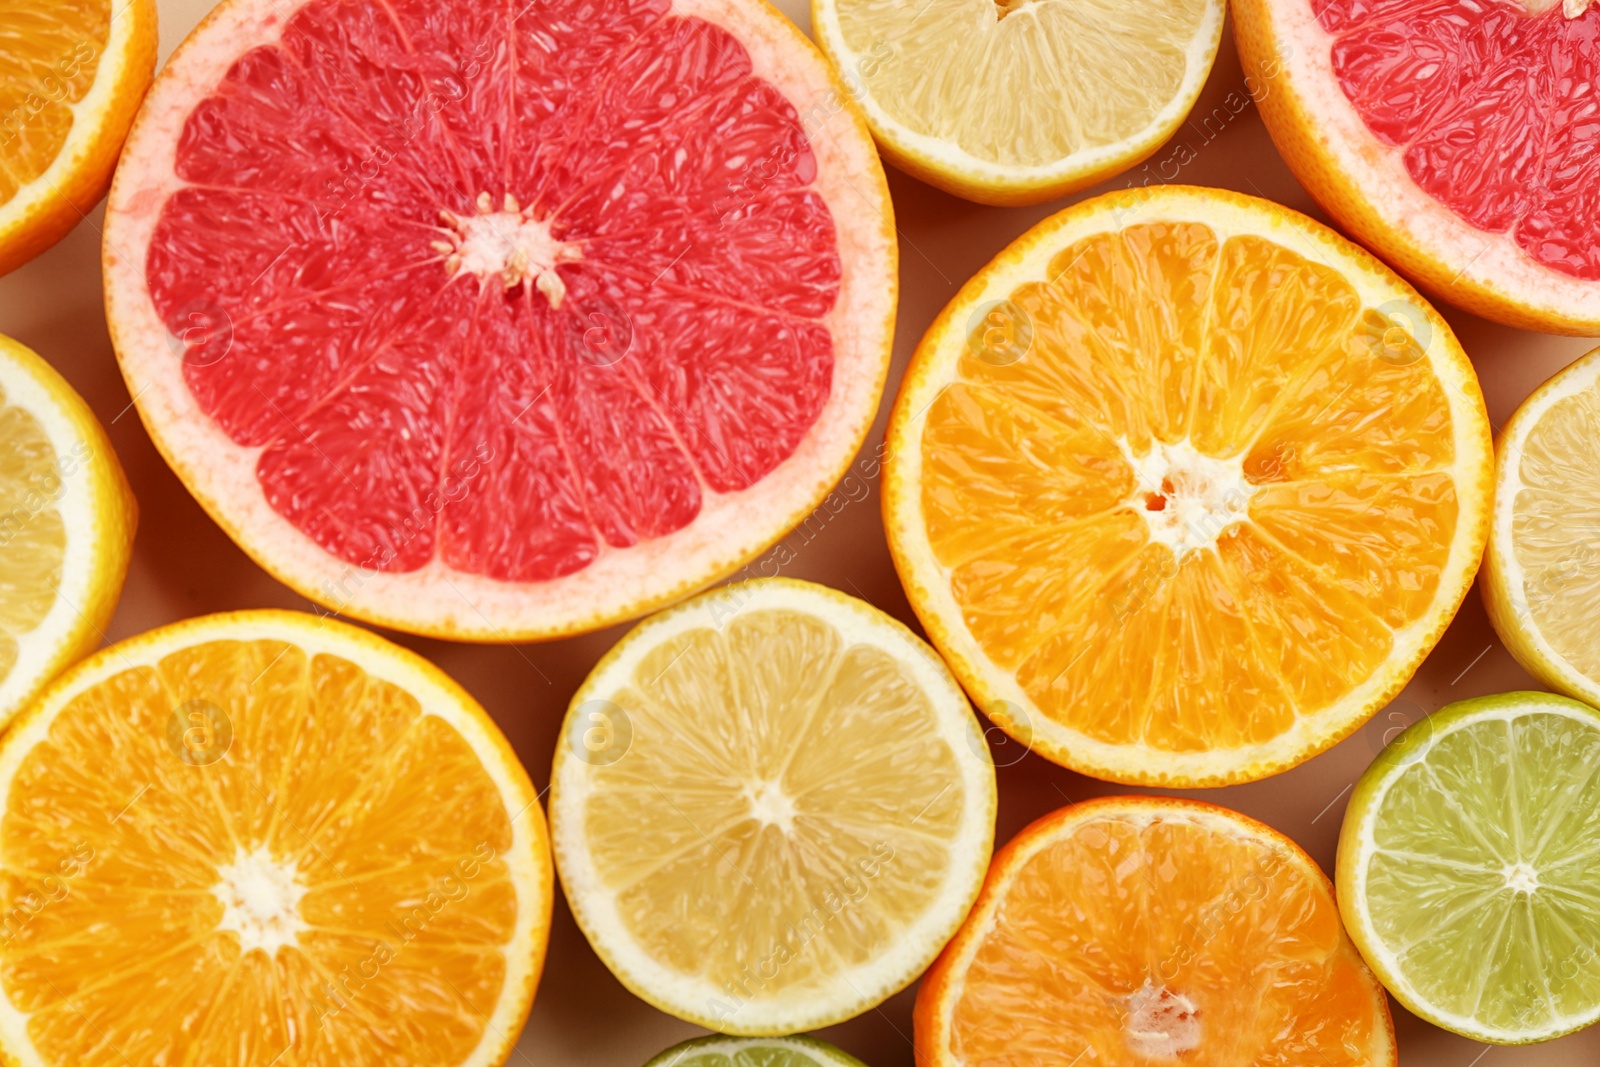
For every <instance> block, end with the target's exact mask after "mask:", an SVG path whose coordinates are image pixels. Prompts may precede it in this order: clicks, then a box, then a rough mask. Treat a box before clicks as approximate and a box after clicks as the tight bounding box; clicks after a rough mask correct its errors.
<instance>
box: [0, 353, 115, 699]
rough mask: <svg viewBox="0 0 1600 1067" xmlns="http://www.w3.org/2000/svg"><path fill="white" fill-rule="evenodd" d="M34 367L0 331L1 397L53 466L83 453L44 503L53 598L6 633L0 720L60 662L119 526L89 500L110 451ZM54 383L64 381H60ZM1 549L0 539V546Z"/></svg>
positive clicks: (97, 494) (101, 482)
mask: <svg viewBox="0 0 1600 1067" xmlns="http://www.w3.org/2000/svg"><path fill="white" fill-rule="evenodd" d="M34 374H35V371H34V370H33V369H32V368H30V367H28V366H27V365H26V364H24V363H22V362H19V361H18V360H16V359H14V358H12V356H11V354H10V353H9V352H8V351H7V349H6V343H5V341H4V339H3V338H0V387H3V389H4V392H5V401H4V402H5V404H6V405H7V406H14V407H19V408H21V409H23V410H25V411H27V412H28V413H29V414H31V415H32V416H33V417H34V419H36V420H37V421H38V423H39V425H40V427H41V428H42V429H43V430H44V433H45V436H46V437H48V438H49V439H50V443H51V446H52V447H53V448H54V449H55V453H56V463H57V469H58V471H60V470H64V469H65V468H64V465H65V464H68V463H74V461H73V457H74V456H75V455H76V454H77V451H78V450H79V449H80V448H87V449H88V450H89V452H90V454H89V456H88V457H87V458H86V459H79V460H77V461H76V462H75V463H74V466H73V469H72V470H70V471H66V472H65V476H64V477H62V478H61V491H60V493H59V495H58V496H57V497H56V499H54V500H53V501H50V502H49V503H48V505H47V506H48V507H49V508H52V509H54V510H55V511H56V512H57V513H58V514H59V515H60V516H61V521H62V525H63V526H64V527H65V528H66V532H67V539H66V553H65V556H64V557H63V559H62V568H61V585H60V587H59V589H58V590H57V596H56V602H55V604H54V605H52V607H51V608H50V611H49V614H47V615H46V616H45V617H44V619H43V620H42V621H41V622H40V623H39V625H38V626H36V627H34V628H33V629H32V630H27V631H24V632H21V633H12V634H11V637H12V638H13V639H14V640H15V641H16V643H17V662H16V664H15V665H14V666H13V667H12V669H11V673H10V674H8V675H6V676H5V678H3V679H0V726H4V724H5V723H6V721H7V720H9V718H10V717H11V716H12V715H13V714H15V713H16V712H17V711H18V710H19V704H20V703H21V702H22V701H23V700H24V699H25V698H27V697H28V696H29V694H31V693H33V692H34V691H35V690H36V689H37V688H38V686H39V685H40V683H41V682H43V681H44V680H45V678H47V677H48V676H49V675H51V674H54V673H55V672H56V671H57V670H59V669H60V668H61V667H62V666H63V665H64V664H62V663H61V653H62V652H63V650H64V646H65V645H67V644H69V643H71V642H73V641H75V640H76V637H77V631H79V630H80V629H81V628H82V622H81V621H80V620H81V618H82V616H81V610H80V609H81V608H82V607H83V606H84V605H86V604H88V603H89V601H90V598H91V596H92V595H93V593H94V592H95V590H94V589H93V588H92V583H93V582H94V581H95V578H96V575H95V569H96V562H97V561H98V560H99V558H100V557H101V556H102V555H103V554H104V553H105V552H106V551H107V548H106V546H107V544H108V543H109V542H110V541H111V540H112V539H114V538H117V537H119V536H121V533H120V531H118V530H113V529H111V528H110V527H108V525H107V523H106V520H107V519H109V518H111V516H109V515H101V514H100V513H99V512H98V509H97V507H96V502H97V501H98V500H101V499H105V498H106V497H105V494H106V493H108V491H109V490H110V486H109V482H110V480H111V474H110V468H109V467H108V466H107V464H108V462H109V463H115V458H114V457H108V456H99V455H94V454H93V453H94V451H95V450H97V449H99V448H100V447H101V443H100V441H98V440H89V439H87V438H86V437H85V436H84V433H83V430H82V429H81V428H80V425H79V423H78V422H77V421H76V418H77V417H80V416H84V417H86V416H87V415H88V409H87V407H85V408H84V409H83V411H82V412H81V413H73V412H69V411H68V410H67V409H65V408H64V407H63V406H62V405H61V403H60V402H59V401H58V400H57V398H56V397H55V396H53V395H52V394H51V391H50V390H49V389H47V388H46V387H45V385H44V383H43V382H41V381H40V380H39V379H38V378H36V377H35V376H34ZM61 387H62V388H65V383H62V384H61ZM4 551H5V548H4V547H3V546H0V553H4ZM8 632H9V631H8Z"/></svg>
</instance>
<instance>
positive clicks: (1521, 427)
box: [1485, 352, 1600, 706]
mask: <svg viewBox="0 0 1600 1067" xmlns="http://www.w3.org/2000/svg"><path fill="white" fill-rule="evenodd" d="M1597 388H1600V353H1594V352H1591V353H1589V354H1588V355H1586V356H1584V357H1583V358H1582V359H1580V360H1578V361H1577V362H1575V363H1573V364H1571V365H1570V366H1568V367H1567V368H1565V369H1564V370H1562V371H1561V372H1560V373H1558V374H1557V375H1556V376H1555V377H1553V378H1551V379H1550V380H1549V381H1548V382H1546V383H1545V384H1544V385H1543V386H1541V387H1540V388H1539V389H1537V390H1536V391H1535V392H1534V393H1533V395H1532V396H1530V397H1528V399H1526V400H1524V401H1523V403H1522V406H1521V407H1519V408H1518V409H1517V412H1516V414H1514V415H1513V416H1512V417H1511V421H1510V422H1508V423H1507V424H1506V427H1505V430H1504V431H1503V432H1502V434H1501V438H1500V442H1499V447H1498V448H1497V449H1496V455H1495V489H1494V518H1493V525H1492V526H1491V528H1490V534H1489V551H1490V553H1491V555H1492V561H1491V562H1492V566H1491V567H1490V568H1489V570H1488V573H1487V574H1486V576H1485V577H1486V580H1487V581H1490V582H1493V583H1494V586H1493V589H1492V591H1491V594H1490V595H1491V596H1493V597H1499V598H1503V600H1504V603H1505V611H1504V614H1503V615H1502V614H1499V613H1497V617H1496V618H1495V622H1496V623H1498V624H1500V625H1501V627H1502V628H1504V627H1505V626H1506V625H1510V626H1512V627H1513V628H1514V631H1515V632H1514V633H1513V634H1511V635H1508V637H1507V640H1508V641H1511V642H1513V643H1516V642H1518V641H1520V642H1525V643H1526V644H1527V646H1529V647H1528V649H1527V651H1528V652H1531V653H1532V657H1533V658H1534V659H1535V660H1537V661H1538V665H1539V666H1541V667H1543V668H1544V669H1545V670H1546V671H1549V672H1551V673H1553V674H1555V675H1556V676H1557V677H1558V679H1559V681H1560V683H1561V684H1560V686H1559V688H1561V689H1562V691H1563V692H1566V693H1568V694H1569V695H1571V696H1574V697H1577V698H1578V699H1581V700H1585V701H1587V702H1589V703H1590V704H1594V705H1596V706H1600V678H1590V677H1588V676H1587V675H1585V674H1584V673H1583V672H1582V671H1580V670H1578V668H1577V667H1576V666H1574V665H1573V663H1572V661H1571V660H1569V659H1567V657H1566V656H1564V655H1562V654H1561V653H1560V652H1558V651H1556V649H1555V646H1553V645H1552V644H1550V642H1549V640H1548V639H1546V638H1545V636H1544V633H1543V632H1542V631H1541V630H1540V629H1539V628H1538V627H1537V626H1536V625H1535V623H1534V617H1533V609H1532V605H1530V604H1529V603H1528V589H1527V581H1528V576H1527V571H1526V570H1525V569H1524V568H1523V566H1522V563H1521V561H1520V560H1519V559H1518V558H1517V549H1516V534H1515V524H1516V516H1517V510H1516V502H1517V494H1518V493H1519V492H1521V490H1522V489H1523V481H1522V461H1523V457H1524V449H1525V447H1526V445H1527V441H1528V435H1529V434H1530V433H1532V432H1533V430H1534V428H1535V427H1536V426H1538V425H1539V422H1540V421H1541V420H1542V419H1543V418H1544V416H1545V415H1546V414H1547V413H1548V412H1549V411H1550V409H1551V408H1553V407H1554V406H1555V405H1557V404H1559V403H1560V402H1561V401H1563V400H1566V399H1567V398H1569V397H1572V396H1576V395H1578V394H1580V393H1586V392H1590V391H1592V390H1595V389H1597ZM1573 532H1574V535H1575V536H1580V535H1586V536H1589V537H1593V536H1594V534H1595V531H1593V530H1589V529H1583V530H1574V531H1573ZM1595 580H1596V581H1600V576H1595ZM1505 616H1509V618H1506V617H1505ZM1513 651H1515V652H1518V653H1523V652H1524V650H1523V649H1513Z"/></svg>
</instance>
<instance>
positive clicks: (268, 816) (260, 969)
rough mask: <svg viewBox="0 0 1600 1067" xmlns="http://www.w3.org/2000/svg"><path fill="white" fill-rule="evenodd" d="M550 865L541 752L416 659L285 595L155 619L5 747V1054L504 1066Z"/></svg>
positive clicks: (233, 1066)
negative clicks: (529, 769) (165, 623)
mask: <svg viewBox="0 0 1600 1067" xmlns="http://www.w3.org/2000/svg"><path fill="white" fill-rule="evenodd" d="M551 875H552V867H551V862H550V854H549V844H548V837H547V835H546V832H545V827H544V820H543V817H542V815H541V813H540V811H539V805H538V801H537V798H536V796H535V794H534V791H533V786H532V785H531V783H530V782H529V781H528V777H527V774H526V773H525V772H524V771H523V769H522V767H521V765H520V764H519V763H518V762H517V758H516V756H515V754H514V753H513V752H512V751H511V748H510V746H509V745H507V744H506V741H505V738H504V737H503V736H501V734H500V732H499V730H498V729H496V728H495V726H494V724H493V723H492V722H491V721H490V720H489V718H488V716H487V715H486V714H485V713H484V711H483V709H482V708H480V707H479V706H478V705H477V703H476V702H474V701H473V699H472V698H471V697H470V696H468V695H467V693H466V692H465V691H463V690H462V689H461V688H460V687H459V686H457V685H456V684H455V683H453V682H452V681H450V679H448V678H446V677H445V676H444V675H443V674H442V673H440V671H439V670H438V668H436V667H434V666H433V665H432V664H429V663H428V662H426V661H425V660H423V659H422V658H421V657H419V656H416V655H414V654H413V653H410V652H407V651H406V650H404V649H401V648H398V647H396V646H395V645H392V644H390V643H389V642H387V641H384V640H382V639H380V638H378V637H375V636H373V635H372V634H370V633H367V632H366V631H364V630H358V629H356V628H354V627H351V626H347V625H345V624H343V623H337V622H333V621H331V620H328V619H319V618H317V617H315V616H310V615H302V614H298V613H292V612H274V611H257V612H240V613H237V614H231V615H213V616H207V617H204V618H199V619H193V620H190V621H188V622H183V623H178V624H177V625H174V626H169V627H165V628H163V629H160V630H155V631H152V632H151V633H148V634H145V635H143V636H141V637H136V638H133V639H132V640H129V641H125V642H122V643H121V644H118V645H114V646H112V647H111V648H109V649H106V650H105V651H103V652H101V653H99V654H98V655H96V656H93V657H91V658H90V659H88V660H85V661H84V662H83V663H82V664H80V665H78V666H77V667H76V668H74V669H73V670H71V671H69V672H68V673H67V674H65V675H64V676H62V678H60V679H59V680H58V681H57V682H56V683H55V684H54V685H52V686H51V687H50V689H49V690H48V691H47V692H46V693H45V694H44V695H43V696H42V697H41V698H40V699H39V701H38V702H37V703H35V704H34V705H33V707H32V709H31V710H30V711H29V712H28V713H26V714H25V715H24V716H23V717H21V718H20V719H19V720H18V721H17V723H16V724H15V725H14V726H13V727H12V729H11V731H10V732H9V733H8V734H7V735H6V738H5V741H4V743H3V744H0V891H3V899H0V906H3V909H4V911H3V913H0V914H3V916H4V921H3V924H0V1061H3V1062H5V1063H8V1064H19V1065H23V1067H41V1065H48V1067H80V1065H81V1067H101V1065H106V1067H111V1065H123V1067H125V1065H127V1064H173V1065H179V1064H190V1065H195V1067H198V1065H202V1064H204V1065H206V1067H267V1065H269V1064H280V1065H281V1064H294V1065H302V1067H335V1065H337V1067H366V1065H378V1064H384V1065H393V1064H402V1063H404V1064H418V1065H422V1064H426V1065H428V1067H494V1065H498V1064H500V1063H503V1062H504V1060H505V1058H506V1056H507V1055H509V1054H510V1052H511V1049H512V1046H513V1044H514V1042H515V1041H516V1036H517V1032H518V1031H519V1029H520V1028H521V1026H522V1022H523V1020H524V1019H525V1018H526V1016H527V1012H528V1007H529V1004H530V1002H531V1001H532V999H533V990H534V985H535V982H536V981H537V979H538V975H539V970H540V966H541V964H542V961H543V957H544V949H545V944H546V940H547V937H548V933H549V928H550V922H549V920H550V905H551V900H552V897H553V893H554V890H553V887H552V885H551Z"/></svg>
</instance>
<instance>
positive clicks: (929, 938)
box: [550, 579, 994, 1035]
mask: <svg viewBox="0 0 1600 1067" xmlns="http://www.w3.org/2000/svg"><path fill="white" fill-rule="evenodd" d="M774 609H775V610H789V611H795V612H803V613H806V614H809V615H814V616H816V617H818V618H821V619H823V620H824V621H826V622H827V623H828V624H829V625H831V626H833V627H834V628H835V629H836V630H837V631H838V632H839V635H840V638H841V640H842V642H843V644H844V645H846V646H849V645H865V646H868V647H871V648H875V649H879V650H881V651H883V652H885V653H887V654H888V655H890V656H892V657H894V659H895V660H896V661H897V662H898V663H899V664H900V666H901V667H902V668H903V669H904V670H905V671H906V673H907V674H908V675H909V676H910V677H911V678H912V680H913V681H914V682H915V683H916V684H917V686H918V688H920V689H921V690H922V692H923V693H925V694H927V695H928V697H929V699H930V702H931V703H932V705H933V706H934V707H935V709H936V710H937V711H938V713H939V721H938V735H939V736H940V737H941V738H942V739H943V740H944V742H945V744H946V745H948V746H949V747H950V749H951V751H953V752H954V753H955V757H956V759H955V763H956V766H957V768H958V769H959V770H960V771H961V772H962V774H963V777H964V780H963V786H964V797H963V804H964V811H963V820H962V824H961V829H960V832H959V834H958V835H957V836H956V837H955V838H953V839H952V840H950V841H949V842H948V847H949V852H950V859H949V863H948V865H947V868H946V869H945V871H944V872H943V875H942V888H941V890H940V892H939V893H938V894H937V895H936V897H935V898H934V902H933V903H932V904H931V905H930V906H929V907H928V909H927V910H926V911H925V912H924V913H923V914H922V915H921V916H919V917H918V918H917V919H916V920H915V921H914V922H913V923H911V924H910V925H909V926H908V927H906V928H905V929H904V930H903V931H902V933H901V934H900V936H899V938H898V939H897V940H896V941H895V942H894V943H893V944H892V945H890V946H887V947H885V948H884V949H883V951H882V952H881V953H880V954H879V955H878V956H877V957H876V958H874V959H871V960H868V961H866V962H864V963H861V964H858V965H855V966H852V967H849V968H848V969H846V970H843V971H841V972H840V973H839V974H837V975H836V976H835V978H834V980H833V982H832V983H831V985H829V986H828V987H827V988H819V987H816V986H813V987H812V988H809V989H806V990H805V991H803V993H802V992H789V993H787V994H785V993H781V992H780V993H778V994H777V995H768V996H764V997H763V996H757V997H752V998H750V999H749V1000H747V1001H746V1002H745V1003H744V1004H743V1005H742V1006H741V1007H740V1008H739V1009H738V1011H737V1014H736V1015H734V1016H732V1017H731V1018H722V1019H715V1020H713V1019H712V1013H711V1010H710V1009H709V1008H708V1005H711V1004H714V1003H717V1002H720V1001H721V1000H722V999H723V998H725V997H726V996H727V994H726V993H725V992H724V990H723V988H722V987H721V986H718V985H714V984H712V983H711V982H709V981H707V980H705V979H703V978H700V977H698V976H694V975H686V974H683V973H681V972H679V971H677V970H675V969H673V968H671V967H669V966H666V965H664V964H663V963H661V962H660V961H658V960H657V959H655V958H654V957H652V956H650V955H649V954H648V953H647V952H645V951H643V950H642V949H641V948H640V947H639V946H638V945H637V944H636V943H635V942H634V940H633V938H632V936H631V935H630V934H629V932H628V928H627V925H626V923H625V922H624V921H623V919H622V917H621V915H620V913H619V910H618V908H617V904H616V898H615V896H614V895H613V891H612V890H611V889H610V888H608V887H607V886H606V885H605V884H604V882H603V881H602V880H601V878H600V875H599V873H598V872H597V870H596V869H595V865H594V863H593V860H592V859H591V857H590V854H589V848H588V841H587V838H586V836H585V825H584V823H585V820H584V817H583V812H584V808H585V805H586V803H587V801H588V799H589V797H590V796H591V795H592V785H591V776H590V775H591V771H592V768H591V766H590V765H589V764H587V763H585V762H584V761H582V760H579V759H575V758H571V757H570V755H569V753H568V751H567V748H566V746H564V745H562V746H557V748H556V757H555V765H554V768H553V770H552V773H551V787H550V829H551V842H552V845H553V847H554V850H555V855H556V865H557V868H558V870H559V871H560V873H561V884H562V888H563V889H564V890H565V892H566V896H567V900H568V902H569V903H570V904H571V906H572V912H573V915H574V917H575V918H576V919H577V921H578V925H579V926H580V927H581V928H582V929H583V931H584V933H585V935H586V936H587V937H588V938H589V941H590V943H591V944H592V945H593V946H594V947H595V950H596V952H597V953H598V954H599V955H600V957H601V958H602V959H603V960H605V961H606V963H607V964H608V966H610V968H611V969H612V971H613V972H614V973H616V974H617V976H618V977H619V978H620V979H621V981H622V982H623V984H624V985H626V986H627V987H628V988H629V989H630V990H632V991H633V992H634V993H635V994H637V995H638V996H640V997H641V998H643V999H645V1000H647V1001H648V1002H650V1003H652V1004H654V1005H656V1006H657V1007H659V1008H661V1009H662V1010H665V1011H669V1012H671V1013H672V1014H674V1015H677V1016H678V1017H680V1018H684V1019H690V1020H695V1021H700V1022H702V1023H704V1024H705V1025H707V1026H710V1025H712V1022H713V1021H715V1022H716V1023H717V1024H718V1028H719V1029H721V1030H722V1031H723V1032H724V1033H736V1034H755V1035H760V1034H787V1033H797V1032H800V1031H805V1030H811V1029H816V1028H818V1027H821V1026H826V1025H831V1024H832V1023H835V1022H838V1021H841V1020H843V1019H846V1018H850V1017H852V1016H854V1015H856V1014H859V1013H860V1012H862V1011H864V1010H866V1009H868V1008H869V1007H872V1006H874V1005H876V1004H878V1003H880V1002H881V1001H882V1000H884V999H885V998H886V997H888V996H890V995H891V994H893V993H895V992H896V991H898V990H900V989H901V988H903V987H904V986H905V985H907V984H908V983H909V982H911V981H912V980H913V979H915V978H916V976H917V975H918V974H920V973H921V972H922V970H923V969H924V968H926V967H927V965H928V964H929V963H930V962H931V961H932V959H933V958H934V956H935V955H937V953H938V951H939V949H940V948H941V947H942V946H943V945H944V943H945V942H946V941H947V940H948V938H949V937H950V935H951V933H953V932H954V930H955V929H956V927H957V926H958V925H959V924H960V922H961V920H962V918H963V917H964V916H965V914H966V911H967V908H968V907H969V906H970V904H971V901H972V899H973V898H974V897H975V896H976V895H977V892H978V889H979V886H980V885H981V883H982V881H983V875H984V872H985V871H986V869H987V867H988V859H989V852H990V849H991V847H992V843H993V834H994V807H993V803H994V779H993V774H994V768H993V765H992V764H991V763H990V762H989V760H988V756H987V752H988V750H987V747H986V743H985V742H984V741H983V738H982V734H981V732H980V731H979V728H978V723H977V720H976V719H975V718H974V716H973V714H972V709H971V706H970V705H969V704H968V703H967V700H966V696H965V694H964V693H962V691H961V688H960V686H959V685H958V684H957V683H956V681H955V679H954V678H952V677H951V676H950V674H949V672H948V670H947V669H946V668H945V666H944V664H943V663H942V662H940V661H939V660H938V658H937V656H936V655H934V653H933V652H932V650H931V649H928V648H927V647H926V646H925V645H923V644H922V643H921V642H920V641H919V640H918V639H917V638H916V637H914V636H913V635H912V634H911V633H910V631H908V630H905V629H904V628H903V627H901V626H900V625H899V624H898V623H895V622H894V621H893V620H891V619H889V618H888V617H887V616H884V615H882V614H881V613H880V612H878V611H877V610H876V609H874V608H872V607H870V606H868V605H866V604H864V603H860V602H858V601H854V600H851V599H850V598H848V597H845V596H844V595H843V594H838V593H833V592H832V591H831V590H824V589H822V588H821V587H815V586H810V585H808V584H807V583H803V582H795V581H790V580H787V579H772V580H759V581H754V582H748V583H739V584H735V585H729V586H725V587H723V588H722V589H718V590H715V591H713V592H710V593H707V594H705V595H703V596H701V597H698V598H696V599H694V600H692V601H689V602H688V603H685V604H683V605H681V606H679V607H676V608H673V609H671V610H670V611H666V612H663V613H661V614H659V615H656V616H654V617H652V618H650V619H648V620H646V621H645V622H643V623H641V624H640V625H639V626H638V627H637V628H636V629H635V630H634V631H633V632H632V633H630V634H629V635H628V636H627V637H626V638H624V640H623V642H622V643H620V644H618V645H617V646H616V648H615V649H613V651H612V652H611V653H610V654H609V655H608V656H607V657H606V658H605V659H604V660H602V661H601V662H600V664H599V665H598V666H597V667H596V668H595V670H594V672H593V673H592V674H590V676H589V678H588V680H587V681H585V683H584V684H583V686H582V688H580V689H579V690H578V692H577V693H576V694H575V695H574V696H573V698H572V703H571V708H572V709H578V708H580V707H582V706H583V705H584V704H585V703H586V702H588V701H591V700H596V699H604V698H606V697H607V696H608V695H609V694H613V693H616V692H617V691H618V690H620V689H623V688H625V687H628V686H630V685H633V684H635V680H634V679H635V670H636V668H637V667H638V665H639V663H640V661H642V660H643V659H644V658H645V657H646V656H647V655H649V654H650V652H651V651H653V650H654V649H656V648H659V647H660V646H661V645H662V644H663V643H665V642H668V641H670V640H672V639H673V638H674V637H676V636H677V635H679V634H682V633H684V632H686V631H689V630H693V629H699V628H707V627H709V628H713V629H716V628H720V627H723V626H726V625H728V623H730V622H731V621H733V619H735V618H736V617H737V616H738V615H740V614H742V613H745V612H750V611H763V610H774ZM572 714H573V712H571V711H569V716H570V715H572ZM569 727H570V722H569V723H568V724H567V725H564V726H563V736H566V735H567V732H568V729H569ZM823 743H826V742H823ZM975 746H976V747H975Z"/></svg>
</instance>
